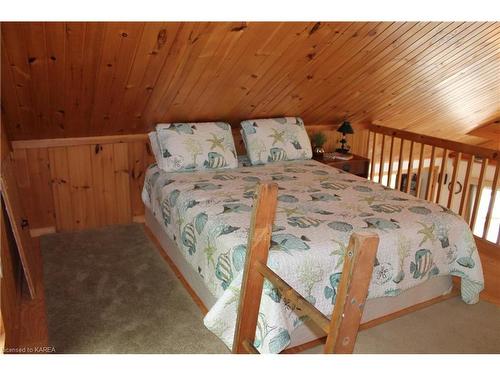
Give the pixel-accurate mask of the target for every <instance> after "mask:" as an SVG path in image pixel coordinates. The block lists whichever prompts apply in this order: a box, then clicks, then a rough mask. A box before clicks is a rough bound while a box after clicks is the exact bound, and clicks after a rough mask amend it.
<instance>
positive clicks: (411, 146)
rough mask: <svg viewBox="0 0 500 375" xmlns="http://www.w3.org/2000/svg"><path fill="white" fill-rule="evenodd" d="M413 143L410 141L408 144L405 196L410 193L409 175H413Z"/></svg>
mask: <svg viewBox="0 0 500 375" xmlns="http://www.w3.org/2000/svg"><path fill="white" fill-rule="evenodd" d="M414 145H415V143H414V142H413V141H411V143H410V156H409V157H408V171H407V172H406V189H405V192H406V193H407V194H409V193H410V188H411V175H412V173H413V147H414Z"/></svg>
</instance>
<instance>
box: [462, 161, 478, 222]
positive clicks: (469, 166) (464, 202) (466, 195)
mask: <svg viewBox="0 0 500 375" xmlns="http://www.w3.org/2000/svg"><path fill="white" fill-rule="evenodd" d="M475 160H476V157H475V156H474V155H470V159H469V162H468V163H467V171H466V172H465V178H464V185H463V187H462V197H461V200H460V209H459V211H458V213H459V215H460V216H462V217H463V218H464V219H466V218H465V215H466V213H467V212H466V207H467V201H468V199H469V190H470V177H471V175H472V170H473V169H474V161H475ZM469 219H470V218H467V219H466V220H465V221H467V222H469Z"/></svg>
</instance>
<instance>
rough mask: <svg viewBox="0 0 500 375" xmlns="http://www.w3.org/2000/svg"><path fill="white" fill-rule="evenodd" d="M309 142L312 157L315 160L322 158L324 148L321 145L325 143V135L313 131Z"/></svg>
mask: <svg viewBox="0 0 500 375" xmlns="http://www.w3.org/2000/svg"><path fill="white" fill-rule="evenodd" d="M311 143H312V144H313V146H314V147H313V150H312V151H313V157H314V159H316V160H321V159H323V155H324V153H325V149H324V148H323V145H324V144H325V143H326V135H325V134H324V133H322V132H319V133H315V134H313V135H312V136H311Z"/></svg>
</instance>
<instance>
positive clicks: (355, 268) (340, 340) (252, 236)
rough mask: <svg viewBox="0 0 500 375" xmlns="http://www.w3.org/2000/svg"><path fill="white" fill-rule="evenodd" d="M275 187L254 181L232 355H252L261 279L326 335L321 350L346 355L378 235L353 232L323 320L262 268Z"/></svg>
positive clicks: (353, 336)
mask: <svg viewBox="0 0 500 375" xmlns="http://www.w3.org/2000/svg"><path fill="white" fill-rule="evenodd" d="M277 195H278V186H277V185H276V184H275V183H267V184H260V185H259V186H258V190H257V198H256V202H255V204H254V209H253V211H252V221H251V226H250V233H249V238H248V247H247V248H248V250H247V258H246V261H245V269H244V271H243V280H242V284H241V294H240V303H239V310H238V319H237V322H236V331H235V335H234V341H233V353H249V354H258V351H257V349H255V347H254V345H253V342H254V340H255V331H256V327H257V319H258V315H259V308H260V299H261V296H262V289H263V286H264V279H267V280H268V281H269V282H271V283H272V284H273V285H274V287H276V288H277V289H278V290H279V292H280V293H281V295H282V296H283V298H284V299H288V300H289V301H290V302H291V303H292V304H294V305H295V306H296V307H297V308H299V309H300V310H301V311H303V312H304V313H305V314H307V315H308V316H309V318H311V320H312V321H313V322H314V323H316V324H317V325H318V326H319V327H321V329H322V330H323V331H324V332H325V335H326V336H327V339H326V344H325V346H324V353H344V354H346V353H352V352H353V350H354V344H355V342H356V336H357V334H358V328H359V324H360V321H361V316H362V315H363V308H364V305H365V301H366V296H367V294H368V286H369V284H370V280H371V276H372V272H373V265H374V263H375V256H376V254H377V248H378V242H379V239H378V236H377V235H376V234H373V233H354V234H352V235H351V238H350V241H349V246H348V248H347V251H346V254H345V259H344V266H343V269H342V276H341V280H340V283H339V285H338V288H337V297H336V302H335V306H334V309H333V314H332V319H331V320H329V319H328V318H327V317H326V316H324V315H323V314H322V313H321V312H320V311H319V310H318V309H316V308H315V307H314V306H313V305H312V304H311V303H309V302H308V301H307V300H306V299H305V298H304V297H302V296H301V295H300V294H299V293H297V292H296V291H295V290H294V289H293V288H292V287H291V286H289V285H288V284H287V283H286V282H285V281H284V280H283V279H281V278H280V277H279V276H278V275H277V274H276V273H275V272H274V271H272V270H271V269H270V268H269V267H268V266H267V257H268V253H269V246H270V243H271V235H272V225H273V222H274V217H275V213H276V206H277V202H278V201H277Z"/></svg>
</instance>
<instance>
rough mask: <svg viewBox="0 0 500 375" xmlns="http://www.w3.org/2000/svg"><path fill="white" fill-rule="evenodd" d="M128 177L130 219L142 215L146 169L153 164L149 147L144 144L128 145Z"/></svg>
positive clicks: (134, 143)
mask: <svg viewBox="0 0 500 375" xmlns="http://www.w3.org/2000/svg"><path fill="white" fill-rule="evenodd" d="M128 156H129V176H130V205H131V207H130V208H131V212H132V217H134V216H142V215H144V203H143V202H142V198H141V194H142V188H143V186H144V177H145V175H146V169H147V168H148V166H149V165H150V164H151V163H153V162H154V157H153V155H152V154H151V151H150V149H149V146H148V144H147V143H146V142H133V143H129V144H128Z"/></svg>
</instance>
